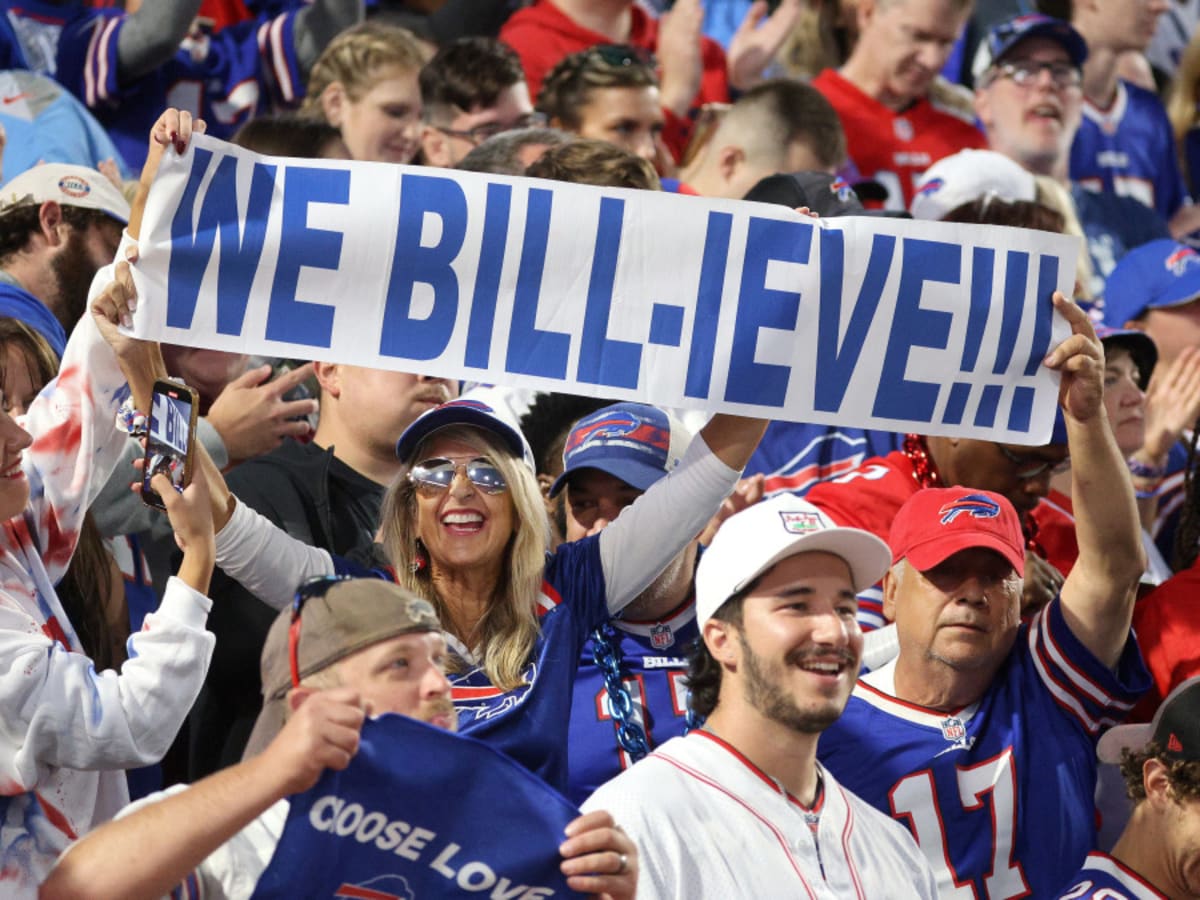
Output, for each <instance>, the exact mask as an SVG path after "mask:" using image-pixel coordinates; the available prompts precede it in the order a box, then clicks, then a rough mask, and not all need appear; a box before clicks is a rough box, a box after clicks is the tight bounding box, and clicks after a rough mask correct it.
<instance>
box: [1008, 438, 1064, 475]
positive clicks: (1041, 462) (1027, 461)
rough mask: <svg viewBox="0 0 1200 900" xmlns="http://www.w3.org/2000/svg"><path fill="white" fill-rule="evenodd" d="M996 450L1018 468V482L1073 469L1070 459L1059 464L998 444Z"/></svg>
mask: <svg viewBox="0 0 1200 900" xmlns="http://www.w3.org/2000/svg"><path fill="white" fill-rule="evenodd" d="M993 443H995V441H993ZM996 449H997V450H999V451H1000V453H1001V455H1002V456H1003V457H1004V458H1005V459H1007V460H1008V461H1009V462H1010V463H1012V464H1013V465H1014V466H1016V467H1017V472H1016V477H1017V480H1018V481H1031V480H1033V479H1034V478H1038V477H1040V476H1042V475H1045V474H1046V473H1047V472H1049V473H1050V474H1051V475H1057V474H1058V473H1060V472H1065V471H1067V469H1069V468H1070V467H1071V458H1070V457H1064V458H1063V459H1062V460H1061V461H1059V462H1053V461H1051V460H1048V459H1042V458H1041V457H1038V456H1031V455H1029V454H1025V453H1013V452H1012V451H1011V450H1009V449H1008V448H1007V447H1005V446H1004V445H1003V444H996Z"/></svg>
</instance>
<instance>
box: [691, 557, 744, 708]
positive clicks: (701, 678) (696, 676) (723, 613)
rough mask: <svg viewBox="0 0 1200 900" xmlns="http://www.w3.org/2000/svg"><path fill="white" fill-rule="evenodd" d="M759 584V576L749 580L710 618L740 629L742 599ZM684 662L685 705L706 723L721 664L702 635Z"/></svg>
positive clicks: (716, 696) (714, 705) (718, 689)
mask: <svg viewBox="0 0 1200 900" xmlns="http://www.w3.org/2000/svg"><path fill="white" fill-rule="evenodd" d="M760 581H762V573H760V574H759V575H757V576H756V577H754V578H753V579H751V581H750V583H749V584H747V585H746V586H745V587H744V588H742V589H741V590H740V591H738V592H737V593H736V594H733V595H732V596H730V598H729V599H728V600H726V601H725V602H724V603H722V604H721V605H720V606H719V607H717V611H716V612H715V613H713V614H712V618H714V619H718V620H720V621H722V622H728V623H729V624H730V625H733V626H734V627H735V628H741V627H742V610H743V607H744V606H745V605H746V595H747V594H750V593H751V592H752V591H753V590H754V589H755V588H756V587H758V583H759V582H760ZM687 661H688V672H687V679H686V682H687V688H688V694H689V699H688V705H689V706H690V707H691V709H692V712H694V713H695V714H696V715H697V716H698V717H700V718H702V719H707V718H708V717H709V716H710V715H712V711H713V710H714V709H716V708H717V701H718V700H719V699H720V696H721V664H720V663H719V662H717V661H716V660H715V659H714V658H713V655H712V654H711V653H709V652H708V645H707V644H705V643H704V635H703V634H700V635H698V636H697V638H696V640H694V641H693V642H692V643H691V645H690V646H689V647H688V650H687Z"/></svg>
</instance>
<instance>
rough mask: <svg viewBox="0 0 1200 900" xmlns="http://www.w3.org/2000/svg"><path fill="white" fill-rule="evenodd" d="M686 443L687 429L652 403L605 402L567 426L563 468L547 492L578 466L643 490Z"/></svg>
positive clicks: (675, 461) (555, 489) (670, 466)
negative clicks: (595, 470)
mask: <svg viewBox="0 0 1200 900" xmlns="http://www.w3.org/2000/svg"><path fill="white" fill-rule="evenodd" d="M691 442H692V435H691V432H689V431H688V430H687V428H685V427H684V426H683V424H682V423H681V422H679V421H678V420H677V419H676V418H675V417H674V416H671V415H670V414H668V413H666V412H664V411H663V410H661V409H659V408H658V407H656V406H648V405H647V404H645V403H614V404H613V405H612V406H606V407H604V408H603V409H599V410H596V412H594V413H592V414H591V415H589V416H584V417H583V418H582V419H580V420H579V421H578V422H576V423H575V424H574V425H573V426H572V427H571V433H570V434H568V435H567V442H566V444H565V445H564V447H563V471H562V474H561V475H559V476H558V478H557V479H556V480H555V482H554V484H553V486H552V487H551V488H550V496H551V497H554V496H556V495H557V494H558V493H559V491H561V490H562V489H563V488H564V487H566V484H567V481H568V480H569V479H570V477H571V475H572V473H574V472H578V471H579V470H580V469H599V470H600V471H601V472H606V473H608V474H609V475H612V476H613V477H614V478H620V479H621V480H622V481H624V482H625V483H626V484H628V485H629V486H630V487H635V488H637V489H638V490H639V491H644V490H646V489H647V488H648V487H650V485H652V484H654V482H656V481H658V480H659V479H660V478H662V477H663V476H664V475H666V474H667V473H668V472H670V471H671V470H672V469H673V468H675V467H676V466H677V465H679V461H680V460H681V459H683V454H684V453H685V452H686V451H687V448H688V445H689V444H690V443H691Z"/></svg>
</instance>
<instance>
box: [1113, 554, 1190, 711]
mask: <svg viewBox="0 0 1200 900" xmlns="http://www.w3.org/2000/svg"><path fill="white" fill-rule="evenodd" d="M1133 629H1134V631H1135V632H1137V639H1138V646H1139V647H1141V650H1142V658H1143V659H1145V660H1146V668H1147V669H1149V670H1150V675H1151V677H1153V678H1154V687H1153V688H1152V689H1151V690H1150V691H1149V692H1148V693H1147V694H1146V696H1145V697H1143V698H1142V701H1141V702H1140V703H1139V704H1138V705H1137V706H1136V707H1135V708H1134V710H1133V712H1132V713H1131V714H1130V716H1129V719H1130V721H1133V722H1148V721H1149V720H1150V718H1151V717H1152V716H1153V715H1154V711H1155V710H1156V709H1158V705H1159V704H1160V703H1162V701H1163V699H1164V698H1165V697H1166V696H1167V694H1169V693H1171V691H1172V689H1174V688H1176V687H1178V686H1179V684H1180V683H1181V682H1183V681H1186V680H1187V679H1189V678H1191V677H1192V676H1193V675H1200V558H1198V559H1197V560H1196V562H1195V563H1193V564H1192V567H1191V568H1190V569H1185V570H1184V571H1182V572H1180V573H1178V574H1177V575H1175V576H1174V577H1173V578H1169V579H1168V580H1167V581H1165V582H1163V583H1162V584H1160V585H1159V586H1158V587H1156V588H1155V589H1154V590H1153V591H1151V592H1150V593H1149V594H1147V595H1146V596H1145V597H1144V598H1143V599H1141V600H1139V601H1138V603H1137V605H1136V606H1135V607H1134V608H1133Z"/></svg>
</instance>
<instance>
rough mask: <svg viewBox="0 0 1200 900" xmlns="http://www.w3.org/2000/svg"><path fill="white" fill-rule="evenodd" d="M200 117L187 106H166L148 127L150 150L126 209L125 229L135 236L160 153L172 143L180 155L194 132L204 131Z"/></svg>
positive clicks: (139, 226) (155, 173)
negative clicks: (127, 210)
mask: <svg viewBox="0 0 1200 900" xmlns="http://www.w3.org/2000/svg"><path fill="white" fill-rule="evenodd" d="M205 127H206V126H205V124H204V120H203V119H193V118H192V114H191V113H189V112H187V111H186V110H181V109H168V110H166V111H165V112H164V113H163V114H162V115H161V116H159V117H158V121H157V122H155V123H154V127H153V128H151V129H150V151H149V152H148V153H147V154H146V164H145V165H144V166H142V176H141V178H140V179H139V181H138V192H137V197H135V198H134V201H133V208H132V209H131V210H130V213H129V225H128V230H129V234H130V236H131V237H134V238H136V237H138V236H139V234H140V233H141V230H142V213H143V212H144V211H145V208H146V197H147V196H149V194H150V185H152V184H153V183H154V176H155V175H157V174H158V165H159V163H161V162H162V158H163V154H164V153H166V152H167V148H168V147H174V148H175V152H176V153H178V154H179V155H180V156H182V155H183V154H184V153H186V152H187V148H188V144H189V143H191V140H192V135H193V134H204V130H205Z"/></svg>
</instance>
